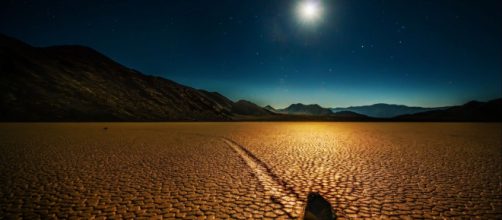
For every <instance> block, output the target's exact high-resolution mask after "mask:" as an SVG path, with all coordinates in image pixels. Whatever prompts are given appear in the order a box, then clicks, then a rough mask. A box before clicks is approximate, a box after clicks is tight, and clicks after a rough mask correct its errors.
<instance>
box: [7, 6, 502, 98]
mask: <svg viewBox="0 0 502 220" xmlns="http://www.w3.org/2000/svg"><path fill="white" fill-rule="evenodd" d="M311 1H314V4H315V7H316V8H315V10H314V11H313V12H312V11H310V12H308V13H313V15H311V17H305V14H302V12H304V11H302V10H303V9H300V8H299V7H301V6H299V5H300V4H305V3H302V2H299V1H293V0H289V1H285V0H284V1H281V0H277V1H273V0H246V1H244V0H232V1H230V0H228V1H219V0H218V1H208V0H201V1H188V0H178V1H125V0H124V1H123V0H120V1H119V0H117V1H114V0H113V1H112V0H109V1H89V0H82V1H78V0H72V1H67V0H59V1H58V0H54V1H22V0H12V1H5V0H4V1H1V4H2V5H1V6H0V32H2V33H4V34H7V35H9V36H12V37H15V38H18V39H20V40H23V41H25V42H27V43H29V44H32V45H34V46H50V45H62V44H82V45H86V46H90V47H92V48H94V49H96V50H98V51H100V52H102V53H104V54H105V55H107V56H109V57H111V58H112V59H114V60H116V61H117V62H119V63H122V64H124V65H126V66H128V67H130V68H133V69H137V70H139V71H141V72H143V73H145V74H148V75H159V76H163V77H165V78H168V79H171V80H174V81H177V82H179V83H182V84H185V85H188V86H191V87H195V88H200V89H205V90H209V91H218V92H220V93H222V94H223V95H225V96H227V97H229V98H231V99H233V100H238V99H247V100H250V101H253V102H255V103H257V104H259V105H267V104H270V105H272V106H274V107H285V106H287V105H289V104H291V103H298V102H301V103H306V104H311V103H317V104H320V105H322V106H325V107H343V106H350V105H365V104H373V103H380V102H385V103H395V104H406V105H413V106H446V105H455V104H462V103H464V102H466V101H469V100H473V99H476V100H481V101H486V100H489V99H494V98H498V97H501V96H502V94H501V87H502V86H501V84H502V79H501V73H502V45H501V39H502V32H501V29H502V13H501V11H502V1H500V0H493V1H474V0H469V1H461V0H451V1H445V0H423V1H418V0H417V1H412V0H409V1H403V0H395V1H394V0H374V1H372V0H359V1H357V0H332V1H327V0H326V1H320V2H315V0H311Z"/></svg>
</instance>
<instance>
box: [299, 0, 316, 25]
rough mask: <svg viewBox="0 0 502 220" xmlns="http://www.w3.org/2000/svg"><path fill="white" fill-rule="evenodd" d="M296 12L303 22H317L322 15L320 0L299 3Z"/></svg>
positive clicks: (305, 0)
mask: <svg viewBox="0 0 502 220" xmlns="http://www.w3.org/2000/svg"><path fill="white" fill-rule="evenodd" d="M296 13H297V15H298V17H299V19H300V21H301V22H302V23H309V24H312V23H316V22H317V21H318V20H319V19H320V18H321V15H322V7H321V3H320V1H316V0H304V1H301V2H299V3H298V6H297V9H296Z"/></svg>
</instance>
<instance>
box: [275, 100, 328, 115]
mask: <svg viewBox="0 0 502 220" xmlns="http://www.w3.org/2000/svg"><path fill="white" fill-rule="evenodd" d="M277 112H279V113H283V114H290V115H330V114H332V113H333V112H331V110H329V109H328V108H323V107H321V106H319V105H317V104H311V105H304V104H301V103H297V104H292V105H290V106H288V107H287V108H285V109H278V110H277Z"/></svg>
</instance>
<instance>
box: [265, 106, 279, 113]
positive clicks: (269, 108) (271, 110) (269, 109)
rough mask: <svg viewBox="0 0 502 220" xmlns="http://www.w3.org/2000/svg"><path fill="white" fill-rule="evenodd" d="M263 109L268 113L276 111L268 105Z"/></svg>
mask: <svg viewBox="0 0 502 220" xmlns="http://www.w3.org/2000/svg"><path fill="white" fill-rule="evenodd" d="M263 108H264V109H267V110H268V111H270V112H277V109H275V108H274V107H272V106H270V105H267V106H265V107H263Z"/></svg>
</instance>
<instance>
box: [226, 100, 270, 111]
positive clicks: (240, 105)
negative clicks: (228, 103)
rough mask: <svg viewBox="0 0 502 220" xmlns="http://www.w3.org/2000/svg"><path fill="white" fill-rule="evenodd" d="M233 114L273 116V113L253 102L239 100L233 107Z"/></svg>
mask: <svg viewBox="0 0 502 220" xmlns="http://www.w3.org/2000/svg"><path fill="white" fill-rule="evenodd" d="M232 112H233V113H235V114H240V115H272V114H273V113H272V112H270V111H268V110H267V109H264V108H262V107H260V106H258V105H256V104H254V103H252V102H249V101H246V100H239V101H237V102H235V103H234V104H233V106H232Z"/></svg>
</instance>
